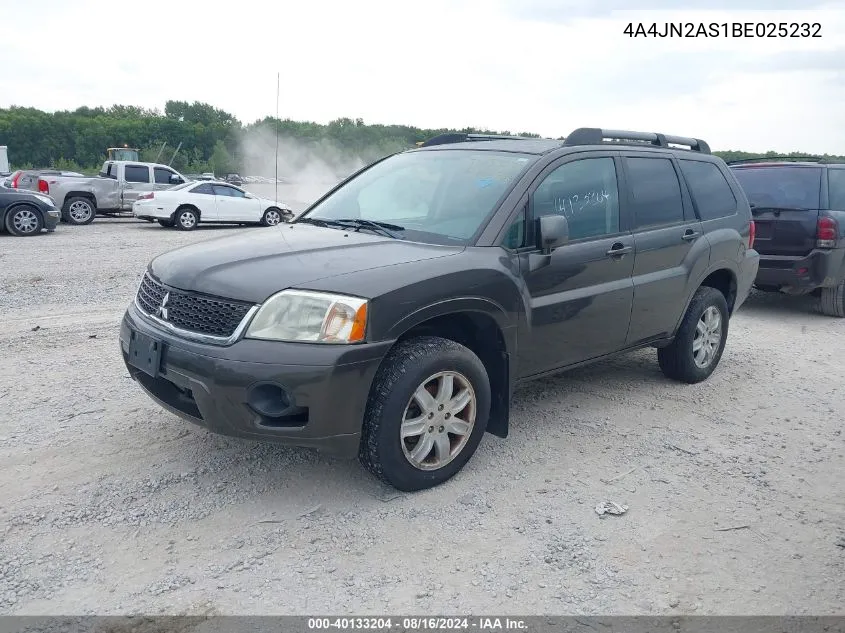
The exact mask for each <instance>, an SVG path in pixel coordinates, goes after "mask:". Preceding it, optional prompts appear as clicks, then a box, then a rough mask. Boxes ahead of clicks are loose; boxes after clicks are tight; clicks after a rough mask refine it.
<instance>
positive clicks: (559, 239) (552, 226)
mask: <svg viewBox="0 0 845 633" xmlns="http://www.w3.org/2000/svg"><path fill="white" fill-rule="evenodd" d="M536 233H537V248H539V249H540V252H539V253H529V255H528V270H529V272H532V273H533V272H535V271H538V270H540V269H541V268H544V267H546V266H548V265H549V263H550V262H551V261H552V251H553V250H554V249H556V248H559V247H561V246H563V245H564V244H566V243H567V242H568V241H569V222H567V221H566V218H565V217H563V216H562V215H544V216H543V217H541V218H539V219H538V220H537V230H536Z"/></svg>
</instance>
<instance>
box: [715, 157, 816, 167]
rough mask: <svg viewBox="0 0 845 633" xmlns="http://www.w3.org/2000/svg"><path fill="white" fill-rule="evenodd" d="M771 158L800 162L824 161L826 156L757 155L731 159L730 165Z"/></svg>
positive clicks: (758, 161) (760, 161)
mask: <svg viewBox="0 0 845 633" xmlns="http://www.w3.org/2000/svg"><path fill="white" fill-rule="evenodd" d="M769 160H776V161H784V162H790V161H792V162H800V163H822V162H824V158H821V157H819V156H783V155H775V156H755V157H753V158H737V159H736V160H729V161H728V165H737V164H740V163H764V162H766V161H769Z"/></svg>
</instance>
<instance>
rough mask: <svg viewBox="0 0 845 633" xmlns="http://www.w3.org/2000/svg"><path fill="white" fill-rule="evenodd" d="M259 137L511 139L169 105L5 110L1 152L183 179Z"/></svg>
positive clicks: (39, 163) (224, 162) (390, 147)
mask: <svg viewBox="0 0 845 633" xmlns="http://www.w3.org/2000/svg"><path fill="white" fill-rule="evenodd" d="M261 130H267V131H269V132H270V133H272V134H273V135H275V133H276V130H278V134H279V137H280V138H281V139H283V140H291V141H295V142H296V144H297V147H301V148H303V149H304V150H306V151H311V152H313V153H314V155H315V156H316V157H318V158H321V157H322V158H324V159H329V158H330V157H332V156H336V155H337V154H338V152H340V153H342V154H346V155H348V156H354V157H356V158H357V159H359V160H361V161H363V162H365V163H366V162H370V161H372V160H375V159H377V158H380V157H382V156H385V155H387V154H390V153H393V152H396V151H400V150H403V149H407V148H409V147H413V146H414V145H415V144H416V143H418V142H420V141H424V140H426V139H428V138H431V137H433V136H436V135H438V134H443V133H446V132H473V133H493V134H510V133H511V132H509V131H495V130H484V129H476V128H466V129H463V130H448V129H436V130H435V129H422V128H417V127H413V126H409V125H378V124H365V123H364V122H363V121H362V120H361V119H350V118H340V119H336V120H334V121H331V122H330V123H328V124H320V123H313V122H309V121H292V120H290V119H285V120H276V119H274V118H272V117H267V118H264V119H262V120H259V121H255V122H253V123H250V124H244V123H242V122H240V121H238V119H237V118H235V117H234V116H233V115H232V114H229V113H228V112H225V111H223V110H220V109H218V108H215V107H214V106H211V105H209V104H205V103H199V102H194V103H189V102H186V101H168V102H167V103H166V104H165V107H164V110H163V111H160V110H158V109H152V110H150V109H145V108H139V107H135V106H125V105H116V106H112V107H109V108H102V107H97V108H88V107H82V108H78V109H76V110H73V111H59V112H43V111H41V110H37V109H35V108H25V107H16V106H13V107H10V108H5V109H0V145H7V146H8V147H9V158H10V161H11V163H12V166H13V167H14V168H16V169H31V168H46V167H55V168H59V169H67V170H73V171H82V172H87V173H92V172H95V171H96V170H97V169H98V168H99V167H100V166H101V165H102V163H103V161H104V160H105V159H106V148H108V147H121V146H123V145H127V146H129V147H135V148H139V149H140V150H141V157H142V160H145V161H149V162H154V161H156V160H157V159H158V161H159V162H164V163H168V162H171V159H172V162H171V164H172V165H173V167H174V168H176V169H177V170H179V171H181V172H183V173H201V172H205V171H213V172H214V173H215V174H223V173H228V172H231V171H241V170H242V169H243V167H244V164H245V162H246V158H247V157H246V156H245V155H244V153H245V150H244V149H243V148H244V139H245V138H248V137H249V135H250V134H251V133H256V132H259V131H261ZM518 134H520V135H523V136H534V137H536V136H538V135H537V134H533V133H530V132H520V133H518ZM162 147H163V148H164V149H162ZM177 147H178V148H179V151H178V152H177V153H176V154H175V156H174V154H173V152H174V151H175V150H176V149H177ZM714 153H715V154H717V155H719V156H721V157H722V158H723V159H725V160H727V161H730V160H740V159H744V158H751V157H754V156H759V154H753V153H751V152H744V151H738V150H726V151H716V152H714ZM764 155H765V156H775V155H778V153H777V152H774V151H770V152H767V153H766V154H764ZM789 156H793V157H796V158H801V157H812V158H821V159H823V160H826V161H830V162H834V161H836V162H841V161H845V157H842V156H834V155H828V154H824V155H822V156H819V155H813V154H808V153H802V152H792V153H790V154H789Z"/></svg>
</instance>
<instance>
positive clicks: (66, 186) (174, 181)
mask: <svg viewBox="0 0 845 633" xmlns="http://www.w3.org/2000/svg"><path fill="white" fill-rule="evenodd" d="M36 173H38V177H37V178H35V179H29V180H28V182H32V183H33V184H32V185H29V187H30V188H33V189H36V190H38V191H40V192H41V193H46V194H47V195H49V196H51V197H52V198H53V200H55V201H56V206H57V207H59V208H60V209H61V210H62V219H63V220H64V221H65V222H68V223H70V224H90V223H91V222H93V221H94V218H95V217H96V216H97V215H114V214H118V213H126V212H130V213H131V211H132V204H133V203H134V202H135V201H136V200H137V199H138V197H139V196H141V195H143V194H145V193H149V192H150V191H161V190H163V189H168V188H170V187H172V186H174V185H179V184H182V183H184V182H187V181H188V179H187V178H186V177H185V176H183V175H182V174H180V173H179V172H177V171H176V170H174V169H173V168H172V167H168V166H167V165H159V164H157V163H141V162H130V161H119V160H114V161H106V162H105V163H103V168H102V169H101V170H100V174H99V175H98V176H94V177H86V176H83V177H79V176H66V175H61V174H60V173H57V172H55V171H53V172H50V171H44V172H36Z"/></svg>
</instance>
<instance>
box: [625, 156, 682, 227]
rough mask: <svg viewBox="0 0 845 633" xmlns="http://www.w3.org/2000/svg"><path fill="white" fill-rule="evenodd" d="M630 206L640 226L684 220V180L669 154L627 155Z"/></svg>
mask: <svg viewBox="0 0 845 633" xmlns="http://www.w3.org/2000/svg"><path fill="white" fill-rule="evenodd" d="M625 163H626V165H627V169H628V178H629V181H630V185H629V187H630V190H631V207H632V208H633V211H634V220H635V223H636V224H635V226H636V227H637V228H638V229H642V228H648V227H656V226H663V225H671V224H680V223H681V222H683V221H684V203H683V200H682V198H681V183H680V182H679V181H678V174H677V173H676V172H675V166H674V165H672V161H671V160H670V159H668V158H626V159H625Z"/></svg>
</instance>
